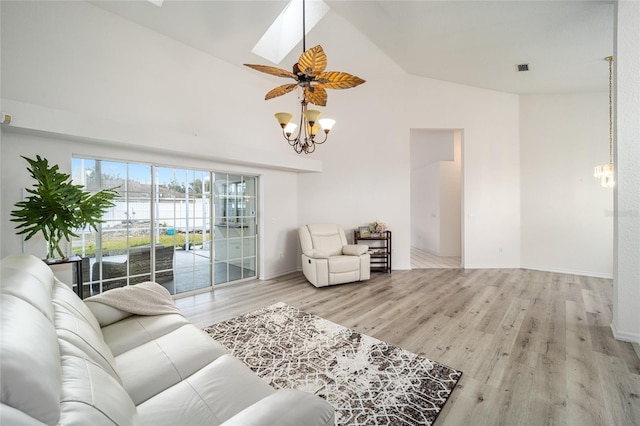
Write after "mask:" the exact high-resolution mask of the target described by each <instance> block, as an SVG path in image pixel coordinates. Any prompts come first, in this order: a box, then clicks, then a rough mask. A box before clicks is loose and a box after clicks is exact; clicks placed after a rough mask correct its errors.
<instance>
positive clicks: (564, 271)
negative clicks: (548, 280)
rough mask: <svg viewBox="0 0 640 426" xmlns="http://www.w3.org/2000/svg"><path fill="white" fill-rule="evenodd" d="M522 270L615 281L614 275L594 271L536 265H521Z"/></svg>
mask: <svg viewBox="0 0 640 426" xmlns="http://www.w3.org/2000/svg"><path fill="white" fill-rule="evenodd" d="M521 268H522V269H532V270H534V271H544V272H557V273H559V274H569V275H580V276H584V277H593V278H607V279H613V274H603V273H601V272H593V271H580V270H576V269H565V268H549V267H546V266H536V265H521Z"/></svg>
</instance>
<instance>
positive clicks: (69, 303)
mask: <svg viewBox="0 0 640 426" xmlns="http://www.w3.org/2000/svg"><path fill="white" fill-rule="evenodd" d="M53 303H54V305H58V306H61V307H64V309H65V310H66V311H67V312H69V313H71V314H73V315H74V316H75V317H76V318H78V319H81V320H83V321H85V322H87V323H88V324H89V325H90V326H91V327H93V329H94V330H95V331H96V333H98V335H99V336H100V338H102V330H101V329H100V324H99V323H98V320H97V319H96V317H95V315H93V312H91V309H89V308H88V307H87V305H86V304H85V303H84V302H83V301H82V300H80V298H79V297H78V296H77V295H76V294H75V293H74V292H73V290H71V287H69V286H68V285H66V284H64V283H62V282H60V281H58V280H55V284H54V287H53Z"/></svg>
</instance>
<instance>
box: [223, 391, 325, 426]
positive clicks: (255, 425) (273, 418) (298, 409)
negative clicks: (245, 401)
mask: <svg viewBox="0 0 640 426" xmlns="http://www.w3.org/2000/svg"><path fill="white" fill-rule="evenodd" d="M334 422H335V410H334V408H333V407H332V406H331V404H329V403H328V402H327V401H325V400H324V399H322V398H320V397H319V396H316V395H312V394H310V393H307V392H302V391H299V390H296V389H287V390H280V391H277V392H276V393H274V394H271V395H269V396H267V397H266V398H263V399H261V400H260V401H258V402H256V403H255V404H252V405H250V406H249V407H247V408H245V409H244V410H242V411H240V412H239V413H238V414H236V415H235V416H233V417H231V418H230V419H228V420H227V421H226V422H224V423H222V425H223V426H235V425H237V426H263V425H279V426H333V425H334Z"/></svg>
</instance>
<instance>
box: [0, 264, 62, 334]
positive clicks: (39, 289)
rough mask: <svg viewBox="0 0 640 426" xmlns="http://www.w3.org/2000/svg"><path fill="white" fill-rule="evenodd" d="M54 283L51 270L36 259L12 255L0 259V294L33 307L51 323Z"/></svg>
mask: <svg viewBox="0 0 640 426" xmlns="http://www.w3.org/2000/svg"><path fill="white" fill-rule="evenodd" d="M54 281H55V277H54V275H53V272H52V271H51V268H49V267H48V266H47V264H46V263H44V262H43V261H41V260H40V259H38V258H36V257H33V256H29V257H24V256H19V255H12V256H7V257H6V258H4V259H2V277H0V282H1V283H2V294H12V295H14V296H16V297H17V298H20V299H22V300H24V301H25V302H27V303H29V304H30V305H33V306H34V307H36V308H37V309H38V310H39V311H40V312H42V313H43V314H44V315H45V316H46V317H47V318H48V319H49V321H51V322H53V307H52V306H51V295H52V293H53V285H54Z"/></svg>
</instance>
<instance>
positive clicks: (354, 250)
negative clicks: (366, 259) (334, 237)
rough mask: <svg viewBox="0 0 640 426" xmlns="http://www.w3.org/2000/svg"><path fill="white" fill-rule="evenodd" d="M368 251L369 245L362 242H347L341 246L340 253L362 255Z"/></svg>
mask: <svg viewBox="0 0 640 426" xmlns="http://www.w3.org/2000/svg"><path fill="white" fill-rule="evenodd" d="M367 251H369V246H367V245H364V244H348V245H346V246H344V247H342V254H344V255H347V256H362V255H363V254H365V253H366V252H367Z"/></svg>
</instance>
